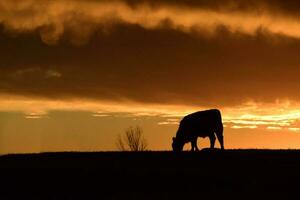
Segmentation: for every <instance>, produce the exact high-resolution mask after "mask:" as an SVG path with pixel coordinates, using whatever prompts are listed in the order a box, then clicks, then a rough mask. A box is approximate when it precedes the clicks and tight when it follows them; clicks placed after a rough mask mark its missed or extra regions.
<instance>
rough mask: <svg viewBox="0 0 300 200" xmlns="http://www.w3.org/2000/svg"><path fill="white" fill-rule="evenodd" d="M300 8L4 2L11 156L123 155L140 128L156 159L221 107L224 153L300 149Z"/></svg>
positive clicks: (2, 74) (1, 124) (1, 65)
mask: <svg viewBox="0 0 300 200" xmlns="http://www.w3.org/2000/svg"><path fill="white" fill-rule="evenodd" d="M299 11H300V4H299V3H297V1H294V0H285V1H280V0H249V1H243V0H222V1H221V0H178V1H168V0H156V1H153V0H140V1H133V0H123V1H117V0H116V1H115V0H59V1H51V0H22V1H18V0H0V154H5V153H25V152H45V151H115V150H117V148H116V138H117V137H118V135H120V134H123V133H124V130H125V129H126V128H128V127H130V126H136V125H138V126H140V127H141V128H142V129H143V134H144V137H145V139H147V141H148V149H149V150H171V138H172V137H173V136H174V135H175V134H176V130H177V128H178V123H179V122H180V119H181V118H182V117H183V116H185V115H187V114H189V113H192V112H195V111H199V110H205V109H210V108H218V109H220V110H221V112H222V117H223V123H224V126H225V131H224V137H225V148H272V149H286V148H300V121H299V118H300V93H299V89H300V80H299V75H300V67H299V66H300V58H299V52H300V15H299ZM208 143H209V141H208V139H207V138H206V139H200V140H199V141H198V145H199V146H200V148H205V147H208V146H209V145H208ZM217 146H218V145H217ZM185 148H186V149H189V148H190V145H186V147H185Z"/></svg>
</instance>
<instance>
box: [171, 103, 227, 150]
mask: <svg viewBox="0 0 300 200" xmlns="http://www.w3.org/2000/svg"><path fill="white" fill-rule="evenodd" d="M215 135H216V136H217V138H218V141H219V143H220V146H221V149H222V150H223V149H224V142H223V123H222V116H221V112H220V111H219V110H217V109H211V110H204V111H199V112H195V113H192V114H189V115H187V116H185V117H184V118H183V119H182V120H181V121H180V124H179V128H178V130H177V133H176V138H175V137H173V143H172V147H173V151H182V149H183V146H184V144H185V143H188V142H191V145H192V151H194V150H196V151H198V150H199V149H198V146H197V139H198V137H203V138H205V137H209V139H210V148H214V146H215V140H216V136H215Z"/></svg>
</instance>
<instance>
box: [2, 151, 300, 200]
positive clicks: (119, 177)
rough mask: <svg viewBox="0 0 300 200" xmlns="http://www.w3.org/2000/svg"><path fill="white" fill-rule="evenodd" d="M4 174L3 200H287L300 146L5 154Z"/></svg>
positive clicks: (299, 178)
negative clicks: (279, 148)
mask: <svg viewBox="0 0 300 200" xmlns="http://www.w3.org/2000/svg"><path fill="white" fill-rule="evenodd" d="M0 177H1V178H0V180H1V193H0V199H43V200H44V199H208V198H210V199H220V198H221V199H228V198H230V199H261V198H264V199H270V198H282V199H289V198H292V196H293V195H295V194H296V195H298V191H299V183H300V151H298V150H225V151H220V150H215V151H210V150H203V151H200V152H182V153H173V152H151V151H149V152H136V153H131V152H94V153H91V152H89V153H84V152H82V153H78V152H68V153H41V154H22V155H21V154H16V155H4V156H1V157H0Z"/></svg>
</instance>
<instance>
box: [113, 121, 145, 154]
mask: <svg viewBox="0 0 300 200" xmlns="http://www.w3.org/2000/svg"><path fill="white" fill-rule="evenodd" d="M116 145H117V148H118V149H119V150H121V151H145V150H147V141H146V139H145V138H144V137H143V130H142V128H141V127H139V126H136V127H132V126H130V127H129V128H127V129H126V130H125V134H124V135H123V136H122V135H119V136H118V138H117V142H116Z"/></svg>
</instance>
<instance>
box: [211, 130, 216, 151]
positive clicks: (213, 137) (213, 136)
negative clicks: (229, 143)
mask: <svg viewBox="0 0 300 200" xmlns="http://www.w3.org/2000/svg"><path fill="white" fill-rule="evenodd" d="M209 140H210V148H211V149H213V148H215V141H216V136H215V133H211V134H210V136H209Z"/></svg>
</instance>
